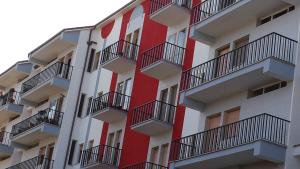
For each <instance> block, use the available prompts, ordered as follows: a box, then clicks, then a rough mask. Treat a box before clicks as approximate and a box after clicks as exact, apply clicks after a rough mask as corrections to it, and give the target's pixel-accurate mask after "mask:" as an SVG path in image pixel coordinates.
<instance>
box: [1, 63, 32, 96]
mask: <svg viewBox="0 0 300 169" xmlns="http://www.w3.org/2000/svg"><path fill="white" fill-rule="evenodd" d="M31 70H32V64H31V63H29V62H28V61H20V62H17V63H16V64H14V65H13V66H11V67H10V68H9V69H7V70H6V71H4V72H3V73H1V74H0V90H6V89H9V88H10V87H12V86H14V85H15V84H17V83H19V81H21V80H23V79H25V78H26V77H27V76H29V74H30V73H31Z"/></svg>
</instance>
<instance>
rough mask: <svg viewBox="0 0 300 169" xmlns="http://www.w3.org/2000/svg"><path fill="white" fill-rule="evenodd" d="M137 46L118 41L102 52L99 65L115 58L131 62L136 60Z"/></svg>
mask: <svg viewBox="0 0 300 169" xmlns="http://www.w3.org/2000/svg"><path fill="white" fill-rule="evenodd" d="M138 52H139V45H137V44H133V43H131V42H127V41H125V40H120V41H118V42H116V43H114V44H112V45H110V46H108V47H106V48H105V49H104V50H103V51H102V57H101V64H105V63H107V62H109V61H111V60H113V59H115V58H118V57H123V58H127V59H129V60H132V61H136V60H137V56H138Z"/></svg>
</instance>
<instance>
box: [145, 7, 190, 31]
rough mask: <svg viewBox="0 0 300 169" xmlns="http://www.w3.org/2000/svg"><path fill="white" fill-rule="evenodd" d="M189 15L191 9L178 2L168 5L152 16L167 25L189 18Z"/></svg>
mask: <svg viewBox="0 0 300 169" xmlns="http://www.w3.org/2000/svg"><path fill="white" fill-rule="evenodd" d="M189 17H190V11H189V9H187V8H185V7H181V6H179V5H177V4H171V5H167V6H166V7H163V8H162V9H160V10H158V11H156V12H155V13H153V14H152V15H151V16H150V18H151V19H152V20H154V21H156V22H158V23H160V24H163V25H166V26H174V25H176V24H178V23H181V22H183V21H186V20H188V19H189Z"/></svg>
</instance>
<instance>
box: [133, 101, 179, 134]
mask: <svg viewBox="0 0 300 169" xmlns="http://www.w3.org/2000/svg"><path fill="white" fill-rule="evenodd" d="M175 111H176V106H174V105H171V104H168V103H164V102H161V101H153V102H150V103H147V104H145V105H142V106H140V107H137V108H135V109H134V112H133V118H132V124H131V129H132V130H134V131H137V132H140V133H143V134H145V135H148V136H155V135H159V134H161V133H164V132H168V131H170V130H171V129H172V127H173V121H174V116H175Z"/></svg>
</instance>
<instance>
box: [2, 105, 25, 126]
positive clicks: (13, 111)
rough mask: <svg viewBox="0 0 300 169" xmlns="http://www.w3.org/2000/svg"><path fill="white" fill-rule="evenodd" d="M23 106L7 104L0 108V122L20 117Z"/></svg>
mask: <svg viewBox="0 0 300 169" xmlns="http://www.w3.org/2000/svg"><path fill="white" fill-rule="evenodd" d="M23 107H24V106H23V105H18V104H12V103H7V104H6V105H3V106H1V107H0V122H3V121H5V120H8V119H10V118H14V117H16V116H19V115H21V113H22V112H23Z"/></svg>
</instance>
